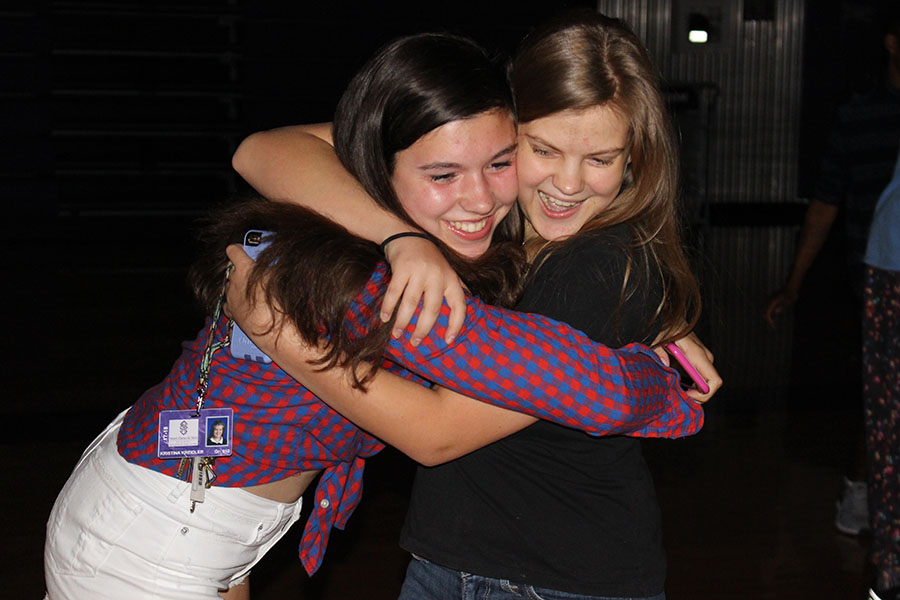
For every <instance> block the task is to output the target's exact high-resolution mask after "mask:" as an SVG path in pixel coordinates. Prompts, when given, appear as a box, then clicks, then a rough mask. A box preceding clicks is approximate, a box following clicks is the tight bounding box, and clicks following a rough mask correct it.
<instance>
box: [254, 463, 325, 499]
mask: <svg viewBox="0 0 900 600" xmlns="http://www.w3.org/2000/svg"><path fill="white" fill-rule="evenodd" d="M318 474H319V471H303V472H302V473H299V474H297V475H292V476H291V477H286V478H284V479H279V480H278V481H270V482H269V483H264V484H262V485H253V486H250V487H245V488H243V489H244V490H246V491H248V492H250V493H251V494H255V495H257V496H259V497H261V498H265V499H267V500H274V501H275V502H284V503H285V504H290V503H291V502H296V501H297V500H298V499H299V498H300V496H302V495H303V492H305V491H306V488H307V487H309V484H310V483H312V480H313V479H315V478H316V475H318Z"/></svg>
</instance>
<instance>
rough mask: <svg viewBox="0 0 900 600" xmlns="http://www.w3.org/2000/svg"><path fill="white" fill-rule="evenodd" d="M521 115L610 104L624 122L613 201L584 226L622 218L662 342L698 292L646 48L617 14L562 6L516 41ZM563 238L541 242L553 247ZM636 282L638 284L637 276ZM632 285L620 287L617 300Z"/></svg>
mask: <svg viewBox="0 0 900 600" xmlns="http://www.w3.org/2000/svg"><path fill="white" fill-rule="evenodd" d="M510 81H511V84H512V88H513V93H514V96H515V99H516V106H517V110H518V114H519V122H520V123H526V122H529V121H533V120H535V119H539V118H541V117H546V116H549V115H552V114H554V113H557V112H560V111H566V110H575V111H578V110H585V109H588V108H591V107H594V106H608V107H610V108H611V109H613V110H614V111H616V112H617V113H618V114H620V115H621V116H622V117H623V118H624V119H625V121H626V122H627V123H628V124H629V127H630V132H629V140H628V147H627V150H628V152H629V157H630V161H631V162H630V166H629V167H627V168H626V172H625V177H624V180H623V182H622V189H621V191H620V192H619V195H618V197H617V199H616V201H615V202H614V203H613V204H612V206H610V207H609V208H608V209H606V210H604V211H602V212H600V213H599V214H598V215H596V216H595V217H594V218H593V219H592V220H591V221H589V222H588V223H586V224H585V225H584V227H583V228H582V233H585V234H588V233H590V232H591V231H594V230H598V229H603V228H606V227H610V226H612V225H615V224H618V223H627V224H628V225H629V226H630V227H631V230H632V232H633V237H634V239H635V247H634V248H631V249H629V252H630V257H629V261H630V264H633V263H634V261H635V260H639V261H641V262H643V263H644V264H643V265H642V266H643V267H646V268H643V269H630V271H631V272H632V273H635V272H637V273H640V272H646V273H652V272H653V271H656V272H658V273H659V276H660V278H661V279H662V282H663V295H662V299H661V301H660V303H659V305H658V306H657V310H656V316H655V318H654V320H653V322H654V323H655V324H657V325H658V326H660V327H661V329H662V332H663V337H664V339H663V340H660V341H661V342H664V341H672V340H675V339H678V338H680V337H683V335H685V334H686V333H687V332H689V331H690V330H691V329H692V328H693V326H694V325H695V324H696V321H697V318H698V316H699V311H700V292H699V288H698V286H697V282H696V279H695V278H694V275H693V273H692V272H691V269H690V266H689V264H688V261H687V258H686V256H685V254H684V249H683V247H682V241H681V226H680V223H679V214H678V201H679V187H678V186H679V183H678V164H679V163H678V149H677V145H676V143H675V138H674V135H673V131H672V126H671V123H670V118H669V113H668V110H667V108H666V106H665V103H664V101H663V97H662V93H661V91H660V82H659V77H658V74H657V72H656V68H655V66H654V65H653V62H652V60H651V59H650V56H649V54H648V53H647V50H646V49H645V48H644V46H643V44H641V42H640V40H639V39H638V38H637V36H635V34H634V33H633V32H632V31H631V29H630V28H629V27H628V26H627V25H626V24H625V23H624V22H622V21H620V20H619V19H613V18H610V17H607V16H604V15H602V14H599V13H597V12H595V11H591V10H583V11H582V10H576V11H570V12H567V13H564V14H562V15H560V16H559V17H557V18H556V19H554V20H551V21H549V22H547V23H546V24H545V25H543V26H542V27H541V28H539V29H537V30H536V31H534V32H533V33H531V34H530V35H529V36H528V37H526V38H525V40H523V42H522V45H521V47H520V48H519V51H518V53H517V54H516V57H515V59H514V61H513V62H512V64H511V66H510ZM562 243H565V242H564V241H563V242H554V243H551V244H548V245H547V251H553V250H554V249H555V248H557V247H559V246H560V245H561V244H562ZM637 283H638V284H640V282H637ZM634 284H635V282H634V281H632V282H629V281H628V276H626V281H625V282H624V283H623V285H622V294H623V295H622V300H621V301H622V302H624V301H625V299H626V294H627V293H628V290H634V289H635V286H634Z"/></svg>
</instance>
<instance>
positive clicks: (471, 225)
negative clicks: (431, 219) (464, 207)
mask: <svg viewBox="0 0 900 600" xmlns="http://www.w3.org/2000/svg"><path fill="white" fill-rule="evenodd" d="M490 220H491V219H490V217H486V218H484V219H481V220H480V221H447V225H449V226H450V228H451V229H457V230H459V231H462V232H464V233H478V232H479V231H481V230H482V229H484V228H485V227H487V224H488V221H490Z"/></svg>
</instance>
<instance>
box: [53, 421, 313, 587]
mask: <svg viewBox="0 0 900 600" xmlns="http://www.w3.org/2000/svg"><path fill="white" fill-rule="evenodd" d="M124 414H125V413H124V412H123V413H122V414H121V415H119V417H118V418H117V419H116V420H115V421H113V422H112V423H111V424H110V425H109V427H107V429H106V430H105V431H104V432H103V433H102V434H100V436H99V437H98V438H97V439H96V440H94V442H93V443H92V444H91V445H90V446H88V449H87V450H86V451H85V453H84V454H83V455H82V457H81V459H80V460H79V461H78V464H77V465H76V466H75V470H74V471H73V472H72V475H71V476H70V477H69V480H68V481H67V482H66V485H65V486H64V487H63V489H62V491H61V492H60V494H59V497H58V498H57V499H56V503H55V504H54V506H53V511H52V512H51V513H50V520H49V521H48V523H47V540H46V544H45V547H44V572H45V576H46V584H47V590H48V598H49V599H50V600H84V599H87V598H90V599H91V600H105V599H109V600H122V599H123V598H128V599H129V600H145V599H146V600H159V599H160V598H165V599H167V600H180V599H184V600H189V599H190V600H194V599H197V598H210V599H214V598H219V596H218V593H219V591H220V590H224V589H227V588H229V587H231V586H232V585H235V584H238V583H240V582H241V581H243V579H244V577H246V575H247V574H248V573H249V572H250V568H251V567H252V566H253V565H254V564H256V563H257V562H258V561H259V559H261V558H262V557H263V555H265V553H266V552H267V551H268V550H269V548H271V547H272V546H273V545H274V544H275V543H276V542H277V541H278V540H279V539H280V538H281V537H282V536H283V535H284V534H285V533H286V532H287V530H288V529H290V527H291V525H293V524H294V523H295V522H296V521H297V520H298V519H299V518H300V504H301V501H300V500H298V501H297V502H294V503H292V504H284V503H281V502H275V501H273V500H267V499H265V498H261V497H259V496H256V495H254V494H251V493H250V492H246V491H244V490H242V489H239V488H227V487H217V486H213V487H212V488H210V489H208V490H206V498H205V501H204V502H203V503H202V504H201V503H198V504H197V508H196V510H195V511H194V512H193V513H191V512H190V500H189V497H190V491H189V490H190V482H186V481H180V480H177V479H175V478H173V477H169V476H167V475H163V474H162V473H157V472H156V471H153V470H150V469H147V468H144V467H139V466H137V465H132V464H130V463H128V462H127V461H125V459H124V458H122V457H121V456H120V455H119V452H118V450H117V449H116V437H117V434H118V431H119V426H120V425H121V422H122V418H123V416H124ZM301 500H302V499H301Z"/></svg>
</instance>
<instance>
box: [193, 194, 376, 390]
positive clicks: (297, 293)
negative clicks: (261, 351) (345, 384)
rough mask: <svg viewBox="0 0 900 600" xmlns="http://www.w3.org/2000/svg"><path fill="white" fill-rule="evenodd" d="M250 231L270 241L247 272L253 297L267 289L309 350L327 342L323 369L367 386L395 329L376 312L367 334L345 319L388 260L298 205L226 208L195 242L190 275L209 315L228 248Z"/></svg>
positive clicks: (254, 202)
mask: <svg viewBox="0 0 900 600" xmlns="http://www.w3.org/2000/svg"><path fill="white" fill-rule="evenodd" d="M251 229H261V230H264V231H268V232H271V234H272V235H271V236H267V237H266V241H267V242H269V245H268V247H267V248H266V249H264V250H263V251H262V252H261V253H260V254H259V256H258V257H257V259H256V264H255V265H254V267H253V270H252V271H251V273H250V278H249V281H248V283H247V287H248V295H250V296H251V297H253V290H255V289H257V288H262V290H263V292H264V297H265V300H266V303H267V304H268V305H269V306H271V307H276V310H277V313H278V314H277V316H276V319H279V320H280V319H286V320H287V321H289V322H291V323H293V324H294V325H295V326H296V328H297V330H298V331H299V333H300V335H301V337H302V338H303V339H304V340H305V341H306V342H307V343H309V344H313V345H314V344H318V343H319V341H320V340H323V339H324V340H328V345H327V349H326V354H325V356H324V357H323V359H322V360H321V361H320V363H319V364H320V365H321V366H322V368H329V367H332V366H335V365H337V366H347V367H350V371H351V374H352V377H353V380H354V384H355V385H356V386H357V387H362V385H363V384H365V383H366V382H367V381H369V380H370V379H371V377H372V376H373V375H374V374H375V371H376V370H377V368H378V364H379V363H380V362H381V361H380V358H381V354H382V351H383V350H384V347H385V345H386V344H387V342H388V337H389V335H390V331H391V327H390V324H389V323H388V324H382V322H381V320H380V319H378V318H374V314H373V315H372V318H369V319H368V322H367V323H366V324H367V325H368V326H369V334H368V335H367V336H362V337H360V336H354V335H351V334H350V332H349V331H348V330H347V328H346V327H345V318H346V316H347V314H348V312H349V311H350V308H351V305H352V303H353V301H354V299H355V298H356V297H357V296H358V295H359V293H360V291H361V290H362V289H363V286H364V285H365V284H366V282H367V281H368V279H369V277H370V276H371V274H372V271H373V270H374V269H375V267H376V266H377V264H378V262H379V261H380V260H382V259H383V257H382V255H381V251H380V250H379V248H378V246H377V245H376V244H373V243H371V242H368V241H366V240H363V239H360V238H358V237H356V236H354V235H352V234H351V233H350V232H348V231H347V230H346V229H344V228H343V227H341V226H340V225H338V224H336V223H334V222H332V221H330V220H328V219H326V218H325V217H323V216H321V215H319V214H318V213H316V212H314V211H312V210H309V209H306V208H303V207H301V206H297V205H294V204H287V203H282V202H270V201H268V200H265V199H263V198H249V199H245V200H241V201H235V202H232V203H229V204H227V205H225V206H224V207H222V208H219V209H218V210H215V211H213V212H212V213H211V214H210V215H209V216H208V218H207V222H206V224H205V226H204V227H203V228H202V229H201V231H200V233H199V236H198V237H199V241H200V244H201V248H202V249H201V253H200V256H199V258H198V260H197V261H196V262H195V263H194V264H193V265H192V266H191V269H190V272H189V277H188V279H189V282H190V284H191V287H192V289H193V291H194V295H195V296H196V297H197V299H198V301H199V302H200V304H201V306H202V307H203V309H204V310H205V311H206V313H207V314H209V315H211V314H213V311H214V310H215V306H216V303H217V302H218V300H219V296H220V294H221V292H222V284H223V282H224V277H225V271H226V268H227V267H228V257H227V256H226V255H225V248H226V247H227V246H228V245H229V244H235V243H240V242H241V241H242V240H243V237H244V234H245V233H246V232H247V231H248V230H251ZM375 300H376V301H379V302H380V298H376V299H375ZM375 314H377V313H375ZM360 318H362V317H360ZM278 324H279V323H278V322H276V323H273V324H272V326H273V327H275V326H277V325H278ZM364 365H371V366H364Z"/></svg>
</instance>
